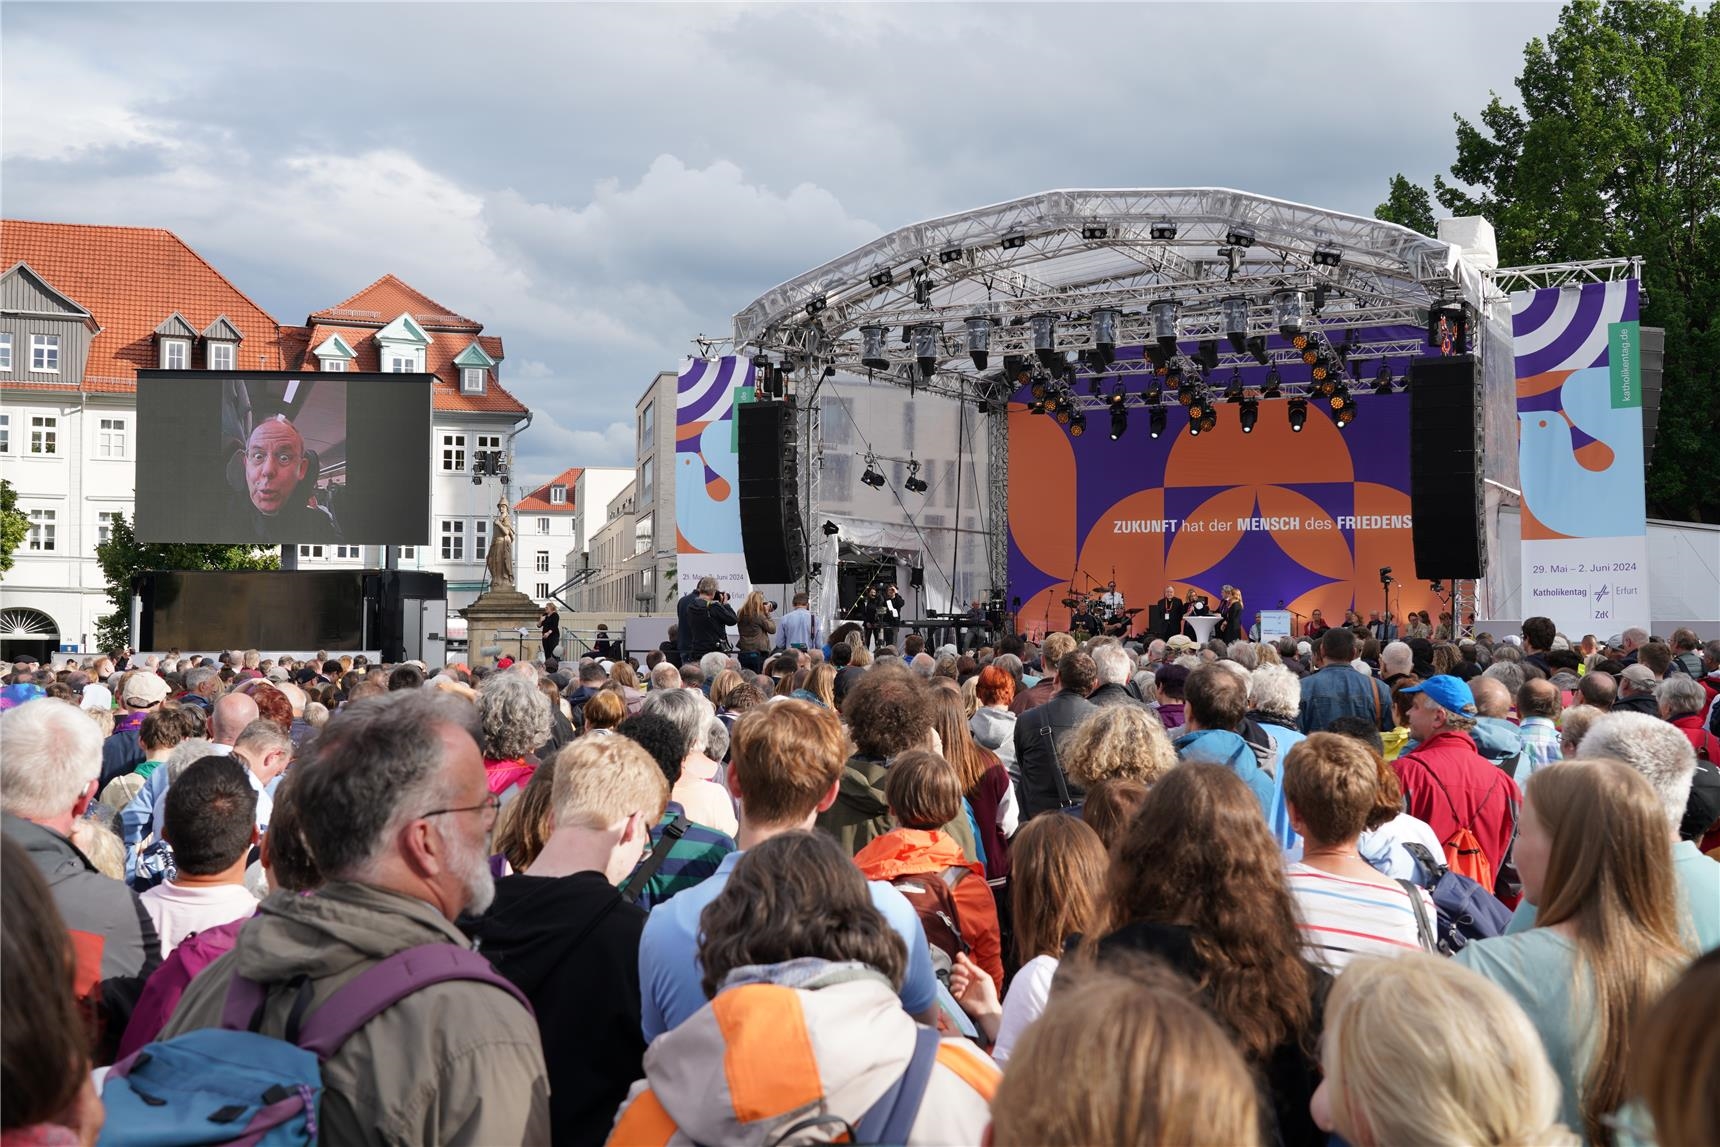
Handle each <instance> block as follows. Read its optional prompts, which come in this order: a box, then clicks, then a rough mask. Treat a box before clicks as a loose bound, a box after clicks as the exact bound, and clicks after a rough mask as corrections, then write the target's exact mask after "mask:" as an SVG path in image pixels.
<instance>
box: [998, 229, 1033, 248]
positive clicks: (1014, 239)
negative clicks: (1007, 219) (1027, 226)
mask: <svg viewBox="0 0 1720 1147" xmlns="http://www.w3.org/2000/svg"><path fill="white" fill-rule="evenodd" d="M1001 246H1002V247H1003V249H1004V250H1005V251H1019V250H1020V249H1021V248H1023V247H1025V246H1027V236H1026V234H1024V233H1023V232H1020V231H1011V232H1010V233H1009V234H1007V235H1005V236H1004V237H1003V242H1002V244H1001Z"/></svg>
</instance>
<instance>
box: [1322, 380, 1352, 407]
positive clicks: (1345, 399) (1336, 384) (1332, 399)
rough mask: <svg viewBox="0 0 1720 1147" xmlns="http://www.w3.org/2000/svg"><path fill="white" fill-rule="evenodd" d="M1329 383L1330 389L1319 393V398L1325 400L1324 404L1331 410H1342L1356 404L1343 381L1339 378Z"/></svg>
mask: <svg viewBox="0 0 1720 1147" xmlns="http://www.w3.org/2000/svg"><path fill="white" fill-rule="evenodd" d="M1331 381H1332V387H1331V389H1330V390H1321V391H1320V394H1321V397H1323V398H1324V399H1325V400H1326V404H1327V405H1328V406H1330V407H1331V408H1332V409H1333V410H1342V409H1343V408H1344V407H1346V406H1354V405H1355V404H1356V400H1355V399H1353V398H1351V397H1350V388H1349V387H1348V386H1347V385H1345V383H1344V380H1343V379H1341V378H1339V379H1333V380H1331Z"/></svg>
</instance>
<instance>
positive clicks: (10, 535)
mask: <svg viewBox="0 0 1720 1147" xmlns="http://www.w3.org/2000/svg"><path fill="white" fill-rule="evenodd" d="M29 535H30V518H29V515H27V514H25V513H24V511H22V510H20V509H19V508H18V491H16V490H14V489H13V488H12V483H10V482H8V481H6V479H4V478H0V574H3V573H5V572H6V571H7V570H9V569H11V568H12V555H13V554H15V553H17V552H18V547H19V546H21V545H23V544H24V539H25V538H27V537H29Z"/></svg>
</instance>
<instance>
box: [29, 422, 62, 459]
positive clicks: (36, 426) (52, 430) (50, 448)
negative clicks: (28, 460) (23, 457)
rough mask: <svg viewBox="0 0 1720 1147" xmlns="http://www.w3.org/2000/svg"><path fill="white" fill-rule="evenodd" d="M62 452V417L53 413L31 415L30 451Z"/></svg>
mask: <svg viewBox="0 0 1720 1147" xmlns="http://www.w3.org/2000/svg"><path fill="white" fill-rule="evenodd" d="M59 452H60V419H59V417H58V416H57V415H53V414H32V415H31V416H30V453H32V454H58V453H59Z"/></svg>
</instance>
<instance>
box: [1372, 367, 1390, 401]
mask: <svg viewBox="0 0 1720 1147" xmlns="http://www.w3.org/2000/svg"><path fill="white" fill-rule="evenodd" d="M1391 392H1392V364H1391V363H1389V362H1387V361H1386V360H1385V359H1383V358H1382V359H1380V369H1379V373H1377V374H1375V375H1374V393H1375V394H1390V393H1391Z"/></svg>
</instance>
